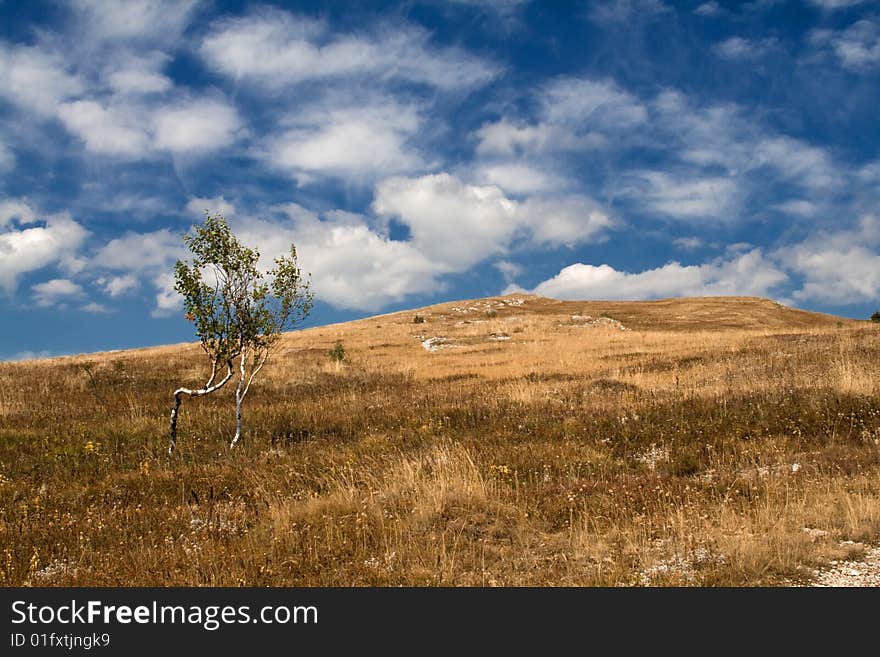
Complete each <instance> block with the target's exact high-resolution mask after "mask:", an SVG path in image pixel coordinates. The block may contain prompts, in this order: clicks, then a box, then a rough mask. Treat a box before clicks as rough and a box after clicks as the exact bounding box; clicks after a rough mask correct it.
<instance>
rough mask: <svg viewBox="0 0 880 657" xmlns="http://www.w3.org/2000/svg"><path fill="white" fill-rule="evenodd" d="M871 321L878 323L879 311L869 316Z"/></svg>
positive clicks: (879, 319)
mask: <svg viewBox="0 0 880 657" xmlns="http://www.w3.org/2000/svg"><path fill="white" fill-rule="evenodd" d="M871 321H872V322H880V310H877V311H875V312H874V314H873V315H871Z"/></svg>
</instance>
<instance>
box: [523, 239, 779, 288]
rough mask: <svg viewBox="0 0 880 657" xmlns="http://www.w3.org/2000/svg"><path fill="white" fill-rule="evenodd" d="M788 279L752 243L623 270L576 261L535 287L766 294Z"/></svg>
mask: <svg viewBox="0 0 880 657" xmlns="http://www.w3.org/2000/svg"><path fill="white" fill-rule="evenodd" d="M786 280H787V275H786V274H785V272H783V271H782V270H780V269H779V268H778V267H776V266H775V265H774V264H773V263H772V262H770V261H768V259H767V258H766V257H765V256H764V254H763V252H762V251H761V249H753V250H751V251H748V252H746V253H742V254H734V255H731V256H728V257H727V258H720V259H717V260H713V261H711V262H709V263H706V264H702V265H681V264H680V263H678V262H670V263H668V264H666V265H664V266H662V267H658V268H656V269H649V270H646V271H643V272H637V273H629V272H626V271H619V270H617V269H615V268H613V267H611V266H609V265H599V266H594V265H589V264H583V263H576V264H573V265H569V266H568V267H565V268H564V269H562V270H561V271H560V272H559V273H558V274H557V275H556V276H554V277H553V278H550V279H548V280H546V281H544V282H542V283H540V284H538V285H537V286H536V287H535V288H534V289H533V290H531V292H532V293H533V294H540V295H543V296H549V297H553V298H556V299H571V300H586V299H631V300H639V299H657V298H663V297H677V296H729V295H736V296H767V295H769V294H770V293H771V292H772V290H774V289H775V288H777V287H778V286H779V285H781V284H783V283H784V282H785V281H786ZM510 289H511V290H512V289H515V286H514V287H512V288H510Z"/></svg>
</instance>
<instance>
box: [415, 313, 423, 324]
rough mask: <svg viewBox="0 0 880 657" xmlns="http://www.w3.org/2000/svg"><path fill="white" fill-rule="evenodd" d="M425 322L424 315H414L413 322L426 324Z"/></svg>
mask: <svg viewBox="0 0 880 657" xmlns="http://www.w3.org/2000/svg"><path fill="white" fill-rule="evenodd" d="M424 323H425V318H424V317H422V316H421V315H416V316H415V317H413V324H424Z"/></svg>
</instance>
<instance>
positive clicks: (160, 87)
mask: <svg viewBox="0 0 880 657" xmlns="http://www.w3.org/2000/svg"><path fill="white" fill-rule="evenodd" d="M107 82H108V83H109V84H110V86H111V87H112V88H113V90H114V91H116V92H117V93H120V94H161V93H164V92H166V91H170V90H171V88H172V87H173V86H174V83H173V82H172V81H171V78H169V77H168V76H166V75H163V74H162V73H157V72H155V71H145V70H141V69H137V68H125V69H121V70H117V71H113V72H112V73H109V74H108V75H107Z"/></svg>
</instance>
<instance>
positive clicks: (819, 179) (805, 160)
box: [754, 137, 839, 191]
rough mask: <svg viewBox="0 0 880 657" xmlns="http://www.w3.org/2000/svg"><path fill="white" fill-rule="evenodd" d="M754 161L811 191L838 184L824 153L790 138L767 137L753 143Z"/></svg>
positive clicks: (833, 166) (828, 159)
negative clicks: (769, 167)
mask: <svg viewBox="0 0 880 657" xmlns="http://www.w3.org/2000/svg"><path fill="white" fill-rule="evenodd" d="M754 158H755V159H754V164H755V165H756V166H761V165H765V164H766V165H770V166H772V167H774V168H775V169H776V171H777V175H779V176H781V177H782V178H784V179H788V180H792V181H795V182H797V183H799V184H801V185H802V186H803V187H805V188H806V189H807V190H811V191H825V190H828V189H829V188H831V187H834V186H835V185H837V184H838V183H839V176H838V173H837V170H836V167H835V165H834V163H833V162H832V161H831V158H830V156H829V155H828V152H827V151H826V150H825V149H823V148H818V147H816V146H810V145H808V144H805V143H804V142H802V141H799V140H797V139H792V138H791V137H768V138H765V139H762V140H760V141H758V142H757V143H755V144H754Z"/></svg>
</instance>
